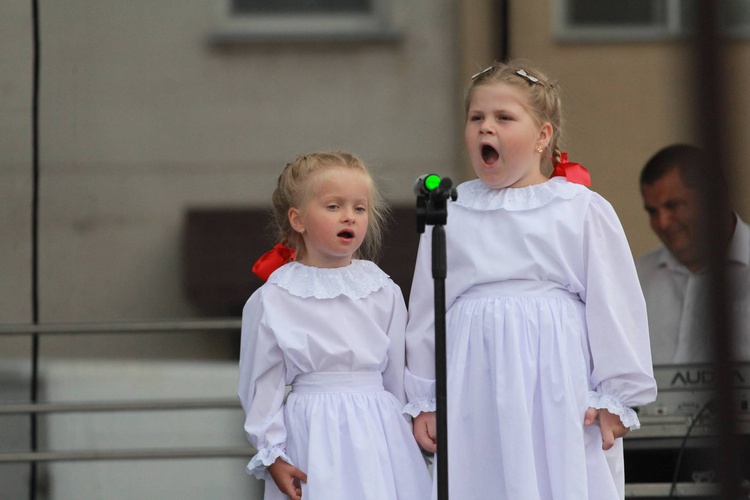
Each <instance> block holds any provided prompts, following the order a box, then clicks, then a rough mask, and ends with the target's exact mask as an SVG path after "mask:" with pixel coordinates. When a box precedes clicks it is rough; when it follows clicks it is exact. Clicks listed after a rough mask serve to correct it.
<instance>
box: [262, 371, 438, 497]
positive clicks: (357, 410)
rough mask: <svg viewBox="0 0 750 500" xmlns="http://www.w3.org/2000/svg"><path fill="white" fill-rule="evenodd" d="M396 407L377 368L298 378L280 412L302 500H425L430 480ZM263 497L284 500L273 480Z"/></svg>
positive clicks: (405, 423) (410, 433)
mask: <svg viewBox="0 0 750 500" xmlns="http://www.w3.org/2000/svg"><path fill="white" fill-rule="evenodd" d="M401 409H402V404H401V403H400V402H399V401H398V400H397V399H396V398H395V397H394V396H393V394H391V393H389V392H387V391H386V390H384V389H383V380H382V375H381V374H380V373H379V372H347V373H331V372H327V373H309V374H303V375H299V376H297V378H296V379H295V381H294V384H293V385H292V392H291V393H290V394H289V396H288V398H287V401H286V406H285V410H284V420H285V423H286V428H287V445H286V452H287V455H289V458H291V459H292V461H293V462H294V463H295V465H297V467H299V468H300V469H301V470H302V471H304V472H305V473H306V474H307V483H306V484H303V485H302V498H303V499H304V500H353V499H357V500H360V499H362V500H367V499H369V500H426V499H429V498H430V489H431V479H430V475H429V472H428V469H427V464H426V462H425V459H424V456H423V455H422V453H421V451H420V450H419V447H418V446H417V444H416V441H415V440H414V437H413V433H412V426H411V424H410V423H409V422H408V421H407V419H406V418H405V417H404V415H403V414H402V413H401ZM265 498H266V499H273V500H276V499H279V500H280V499H286V496H284V495H282V494H281V492H279V490H278V489H277V488H276V485H275V484H274V483H273V481H272V480H270V479H269V480H267V481H266V495H265Z"/></svg>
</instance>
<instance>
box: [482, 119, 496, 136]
mask: <svg viewBox="0 0 750 500" xmlns="http://www.w3.org/2000/svg"><path fill="white" fill-rule="evenodd" d="M479 132H480V133H482V134H488V133H494V130H493V129H492V127H491V126H490V122H489V120H482V123H481V124H480V125H479Z"/></svg>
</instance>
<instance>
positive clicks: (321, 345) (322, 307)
mask: <svg viewBox="0 0 750 500" xmlns="http://www.w3.org/2000/svg"><path fill="white" fill-rule="evenodd" d="M405 326H406V307H405V305H404V299H403V296H402V294H401V289H400V288H399V287H398V286H397V285H396V284H395V283H393V281H391V279H390V278H389V277H388V276H387V275H386V274H385V273H384V272H383V271H382V270H380V268H378V267H377V266H376V265H375V264H373V263H372V262H369V261H362V260H354V261H353V262H352V264H351V265H349V266H346V267H343V268H336V269H321V268H314V267H307V266H304V265H302V264H299V263H296V262H292V263H289V264H286V265H284V266H282V267H280V268H279V269H277V270H276V271H275V272H274V273H273V274H272V275H271V276H270V277H269V279H268V282H267V283H266V284H265V285H263V286H262V287H261V288H259V289H258V290H256V292H255V293H254V294H253V295H252V296H251V297H250V299H249V300H248V301H247V304H246V305H245V308H244V310H243V315H242V341H241V349H240V369H239V390H238V393H239V396H240V401H241V402H242V406H243V408H244V410H245V415H246V419H245V432H246V434H247V436H248V438H249V440H250V442H251V443H252V445H253V446H254V447H255V448H256V450H257V451H258V453H257V455H255V456H254V457H253V458H252V460H251V461H250V463H249V464H248V466H247V470H248V472H250V473H252V474H254V475H255V476H256V477H258V478H262V479H265V480H266V481H265V498H266V499H286V498H287V497H286V496H285V495H283V494H282V493H281V492H280V491H279V490H278V488H277V487H276V485H275V483H274V482H273V479H271V477H270V475H269V474H268V473H267V469H266V467H267V466H268V465H270V464H272V463H273V462H274V461H275V460H276V458H278V457H282V459H284V460H286V461H287V462H290V463H292V464H293V465H295V466H296V467H298V468H299V469H301V470H302V471H304V472H305V473H306V474H307V483H306V484H303V485H302V498H304V499H305V500H339V499H340V500H349V499H355V498H356V499H371V500H396V499H399V500H420V499H427V498H429V496H430V476H429V472H428V469H427V465H426V462H425V459H424V457H423V455H422V453H421V452H420V451H419V447H418V446H417V444H416V442H415V440H414V437H413V435H412V427H411V424H410V422H409V421H408V417H405V416H404V415H403V413H402V411H401V410H402V408H403V405H404V404H405V403H406V397H405V392H404V382H403V380H404V358H405V352H404V351H405V347H404V329H405ZM287 385H291V386H292V391H291V392H290V393H289V395H288V397H287V400H286V403H285V402H284V395H285V392H286V386H287ZM384 389H385V390H384Z"/></svg>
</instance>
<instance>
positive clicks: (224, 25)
mask: <svg viewBox="0 0 750 500" xmlns="http://www.w3.org/2000/svg"><path fill="white" fill-rule="evenodd" d="M217 1H219V2H220V9H221V12H220V21H219V27H218V30H217V31H216V33H214V35H213V39H214V41H216V42H222V41H311V40H323V41H325V40H334V41H337V40H351V41H357V40H359V41H367V40H392V39H395V38H399V34H398V32H397V31H396V30H395V28H394V26H393V21H392V12H391V9H392V6H393V5H392V0H217Z"/></svg>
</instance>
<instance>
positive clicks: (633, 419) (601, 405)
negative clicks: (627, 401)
mask: <svg viewBox="0 0 750 500" xmlns="http://www.w3.org/2000/svg"><path fill="white" fill-rule="evenodd" d="M589 406H590V407H591V408H596V409H597V410H601V409H606V410H607V411H609V412H610V413H614V414H615V415H617V416H618V417H620V421H622V425H624V426H625V427H627V428H628V429H630V430H631V431H634V430H637V429H640V428H641V422H640V420H638V414H637V413H636V412H635V411H634V410H633V409H632V408H629V407H627V406H625V405H624V404H623V403H622V402H621V401H619V400H618V399H616V398H615V397H614V396H610V395H608V394H598V393H596V392H594V391H589Z"/></svg>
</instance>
